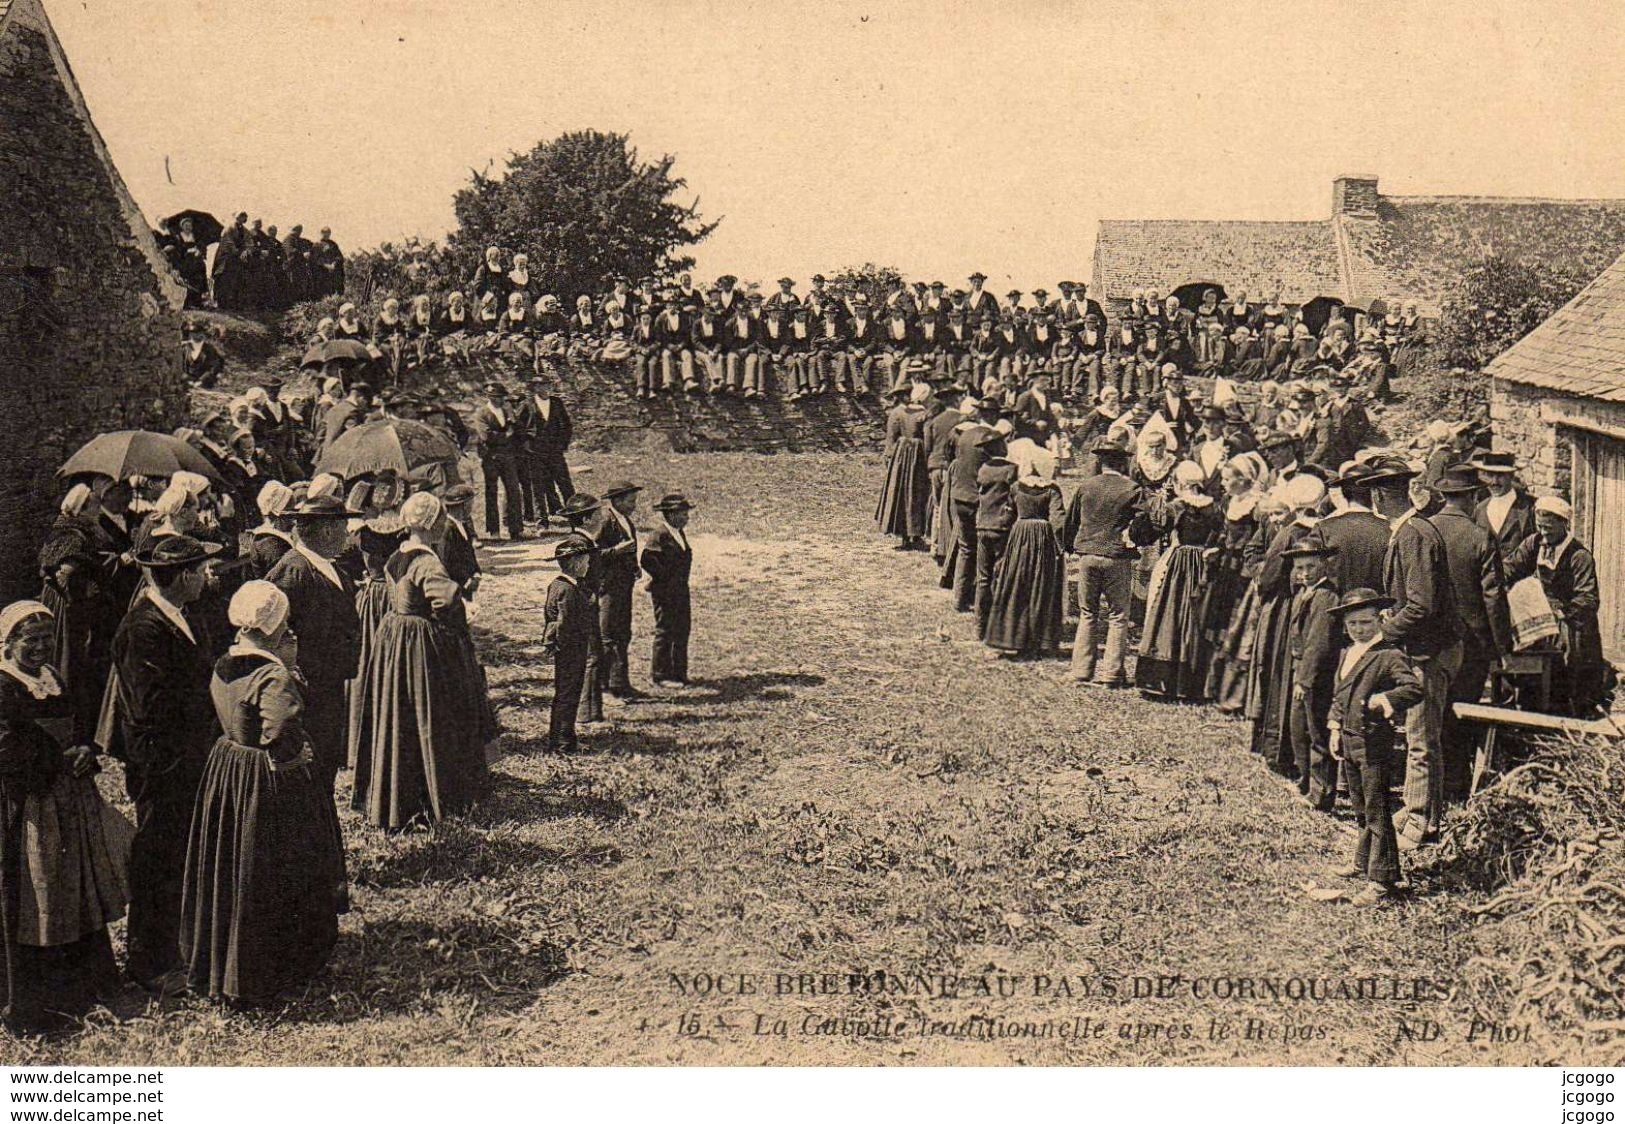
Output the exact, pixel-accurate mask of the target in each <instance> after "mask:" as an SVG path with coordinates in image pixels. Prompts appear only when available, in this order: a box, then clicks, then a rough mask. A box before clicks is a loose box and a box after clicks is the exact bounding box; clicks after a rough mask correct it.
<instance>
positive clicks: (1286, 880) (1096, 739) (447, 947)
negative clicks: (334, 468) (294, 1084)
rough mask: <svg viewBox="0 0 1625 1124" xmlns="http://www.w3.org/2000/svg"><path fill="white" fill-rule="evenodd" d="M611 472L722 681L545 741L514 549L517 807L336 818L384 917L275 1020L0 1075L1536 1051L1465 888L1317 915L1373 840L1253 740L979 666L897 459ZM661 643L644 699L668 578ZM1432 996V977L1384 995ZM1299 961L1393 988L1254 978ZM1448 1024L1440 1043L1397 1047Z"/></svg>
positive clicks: (128, 1009) (18, 1046) (36, 1048)
mask: <svg viewBox="0 0 1625 1124" xmlns="http://www.w3.org/2000/svg"><path fill="white" fill-rule="evenodd" d="M592 461H593V463H592V469H591V472H590V474H589V475H587V476H586V477H584V478H583V480H582V481H581V484H582V486H583V487H586V488H589V489H590V488H592V487H593V485H594V484H596V485H598V486H599V487H600V488H601V487H602V486H603V484H604V483H605V482H606V481H608V480H610V479H614V478H617V477H621V476H628V477H631V478H633V479H636V480H640V481H642V482H644V483H646V485H647V486H648V487H649V489H650V491H651V492H652V493H654V494H658V493H659V492H660V491H663V490H666V489H669V488H679V487H680V488H682V489H683V490H685V491H687V492H688V493H689V495H690V496H691V497H693V498H694V499H695V500H696V501H697V503H698V505H699V510H698V511H697V512H696V518H695V521H694V524H693V527H692V532H693V539H694V543H695V547H696V552H697V559H696V565H695V582H694V592H695V618H696V627H695V642H694V646H693V660H692V662H693V670H694V674H695V675H696V677H697V678H698V679H700V680H702V681H703V682H702V684H701V686H700V687H699V688H698V689H696V690H694V691H693V692H691V693H688V694H684V695H681V696H674V695H667V696H664V697H660V698H657V699H655V700H653V701H650V702H648V703H643V704H639V705H635V706H631V707H627V708H625V709H624V710H620V711H616V712H612V716H613V717H614V719H615V721H616V723H617V727H618V728H617V730H616V731H615V732H614V733H612V734H600V735H596V736H593V737H590V738H589V739H587V740H586V741H585V742H584V749H583V752H582V753H581V754H580V755H578V756H572V757H567V758H558V757H547V756H541V755H539V754H538V747H539V746H540V745H541V744H542V741H543V739H544V736H545V731H546V709H545V707H546V702H547V699H548V697H549V691H550V685H549V681H550V669H549V668H548V666H547V665H546V664H544V663H543V661H542V660H541V658H540V656H539V653H538V647H537V642H538V637H539V634H540V629H541V605H542V600H543V596H544V590H545V585H546V582H547V580H548V579H549V577H550V573H551V570H550V567H549V566H548V565H547V564H545V563H544V562H542V561H541V558H542V554H543V551H542V549H541V548H539V547H538V546H536V545H535V544H519V545H510V544H506V543H497V544H493V545H491V546H490V547H489V548H487V550H486V552H485V564H486V568H487V571H488V575H489V576H488V578H487V584H486V585H485V587H484V589H483V590H482V592H481V595H480V608H481V612H480V618H479V622H478V627H479V629H480V630H481V633H482V635H481V647H482V651H483V654H484V658H485V661H486V663H487V665H488V669H489V673H490V681H491V687H492V690H493V692H494V694H495V697H496V702H497V704H498V706H499V708H500V713H501V717H502V719H503V722H504V724H505V727H506V730H507V733H506V734H505V736H504V738H503V740H502V743H501V748H502V749H503V750H504V751H505V753H506V755H505V756H504V757H503V758H502V759H501V761H500V762H499V763H498V764H497V765H496V766H495V769H496V775H497V783H496V786H495V789H494V791H493V793H492V795H491V797H490V799H489V800H488V801H486V802H485V803H484V804H483V805H482V806H481V807H480V808H479V809H478V810H477V811H476V812H475V814H473V815H472V816H471V817H470V818H469V819H468V820H467V821H465V822H458V823H452V824H447V825H443V826H441V827H440V828H438V829H436V830H434V831H429V832H420V833H416V834H410V835H406V836H403V837H398V838H386V837H384V836H381V835H379V834H377V833H374V832H372V831H370V830H368V829H366V828H364V827H362V826H361V825H360V824H359V823H356V822H355V821H353V820H350V821H348V822H347V829H348V835H349V839H350V856H349V859H350V872H351V877H352V880H353V882H354V887H355V889H354V895H353V896H354V901H355V909H354V911H353V912H352V913H351V914H350V915H349V916H348V917H347V918H346V919H345V920H344V923H343V934H342V937H341V941H340V946H339V950H338V952H337V954H336V957H335V960H334V962H333V964H332V966H331V968H330V969H329V971H328V972H327V973H325V974H324V975H323V976H322V977H321V978H320V979H319V980H318V981H316V983H315V984H313V985H312V986H311V988H310V989H309V990H308V992H307V993H306V994H304V995H301V996H295V997H290V1001H289V1002H288V1004H287V1006H286V1007H285V1008H284V1009H282V1010H281V1011H278V1012H275V1013H260V1014H256V1015H253V1016H241V1015H227V1014H224V1013H221V1012H219V1011H217V1010H215V1009H213V1008H212V1007H210V1006H208V1005H206V1004H203V1003H199V1002H196V1001H191V1000H181V1001H176V1002H174V1003H172V1004H170V1005H168V1006H165V1007H161V1008H160V1007H155V1006H153V1007H148V1006H144V1005H143V1004H142V1002H141V1001H140V1000H138V999H136V998H134V997H129V998H127V1000H126V1003H125V1005H123V1006H121V1007H120V1009H119V1010H118V1011H117V1013H116V1014H114V1013H109V1014H107V1015H106V1016H103V1017H99V1018H98V1019H96V1020H95V1021H94V1022H93V1024H92V1025H91V1026H90V1027H89V1028H88V1029H87V1030H85V1031H84V1032H83V1033H82V1034H80V1035H78V1036H76V1037H74V1038H72V1039H68V1040H64V1041H60V1042H54V1043H46V1044H40V1043H19V1042H16V1041H15V1040H6V1039H0V1059H3V1060H8V1061H9V1060H37V1061H43V1062H73V1063H121V1064H150V1063H192V1064H242V1063H265V1064H363V1063H365V1064H403V1063H416V1064H428V1063H440V1064H463V1063H467V1064H502V1063H576V1064H583V1063H684V1064H710V1063H750V1062H773V1063H798V1062H799V1063H858V1064H874V1063H878V1064H893V1063H939V1064H941V1063H956V1062H957V1063H986V1064H1003V1063H1012V1062H1018V1061H1019V1062H1024V1063H1032V1064H1055V1063H1068V1064H1077V1063H1112V1064H1140V1063H1168V1062H1201V1063H1241V1064H1255V1063H1258V1064H1262V1063H1271V1062H1292V1063H1317V1064H1327V1063H1378V1064H1442V1063H1455V1064H1462V1063H1466V1064H1473V1063H1490V1064H1495V1063H1501V1064H1504V1063H1515V1062H1517V1061H1520V1060H1521V1059H1522V1056H1523V1048H1521V1047H1520V1046H1518V1045H1516V1044H1513V1045H1506V1044H1493V1045H1492V1044H1490V1043H1489V1042H1488V1041H1487V1040H1485V1037H1484V1034H1483V1032H1482V1031H1481V1032H1480V1034H1479V1036H1478V1040H1476V1041H1468V1038H1467V1035H1468V1031H1469V1023H1468V1019H1467V1016H1466V1014H1465V1012H1464V1008H1463V1007H1462V1005H1461V1003H1460V1001H1459V1000H1458V999H1457V998H1456V997H1455V996H1454V994H1453V993H1454V986H1455V980H1456V975H1457V971H1458V969H1459V968H1460V966H1461V965H1462V964H1463V963H1464V962H1465V960H1466V959H1467V958H1468V957H1469V956H1471V955H1472V943H1471V934H1470V932H1468V929H1467V916H1466V913H1465V910H1464V907H1465V906H1466V905H1468V904H1471V903H1470V902H1468V901H1465V900H1464V899H1461V898H1457V897H1449V896H1445V895H1442V894H1429V893H1426V892H1421V893H1418V894H1417V895H1416V896H1414V897H1412V898H1410V899H1408V900H1407V901H1405V902H1404V903H1402V904H1399V905H1396V906H1394V907H1391V908H1385V909H1380V910H1376V911H1366V912H1356V911H1354V910H1353V909H1351V908H1350V907H1348V906H1347V905H1340V904H1320V903H1316V902H1314V901H1312V900H1310V898H1309V897H1308V896H1306V895H1305V894H1304V893H1303V892H1302V890H1301V888H1300V887H1301V885H1302V884H1303V883H1305V882H1306V881H1308V880H1311V879H1315V878H1317V877H1323V875H1322V872H1323V870H1324V868H1325V867H1326V866H1327V865H1328V864H1329V863H1330V861H1331V860H1333V859H1335V858H1340V857H1341V856H1342V855H1343V853H1344V851H1345V850H1346V848H1347V847H1348V846H1349V843H1350V840H1351V835H1350V834H1349V828H1348V826H1347V825H1346V824H1341V823H1338V822H1336V821H1333V820H1330V819H1328V818H1326V817H1322V816H1318V815H1316V814H1314V813H1312V812H1311V811H1309V810H1308V808H1307V807H1306V806H1305V805H1303V804H1302V803H1300V802H1299V800H1298V798H1297V795H1296V791H1295V790H1293V789H1291V788H1289V787H1288V786H1286V785H1285V784H1284V783H1283V782H1281V781H1279V780H1278V779H1275V778H1273V777H1272V776H1271V774H1269V773H1268V771H1267V770H1265V769H1264V768H1263V767H1262V765H1261V764H1260V763H1259V762H1258V761H1257V760H1256V759H1254V758H1253V757H1252V756H1251V755H1250V754H1249V753H1248V751H1247V737H1246V727H1245V725H1244V724H1241V723H1238V722H1235V721H1231V720H1228V719H1226V718H1224V717H1222V716H1220V715H1219V714H1218V713H1217V712H1216V711H1214V710H1212V709H1210V708H1196V707H1178V706H1164V705H1159V704H1155V703H1152V702H1148V701H1145V700H1142V699H1140V698H1139V697H1137V696H1135V695H1134V694H1133V693H1132V692H1110V693H1104V692H1090V691H1088V690H1086V689H1082V688H1078V687H1075V686H1073V685H1071V684H1069V683H1067V682H1066V681H1065V679H1064V676H1063V672H1064V670H1065V665H1064V664H1063V663H1061V662H1059V661H1052V662H1038V663H1013V662H1006V661H1002V660H991V659H988V658H986V656H985V654H984V652H983V650H982V648H981V647H980V646H979V645H978V644H976V643H975V642H974V641H973V640H972V639H971V635H970V626H969V624H968V622H967V620H966V619H965V618H962V617H959V616H956V614H954V613H953V612H952V610H951V606H950V604H949V601H948V596H947V594H945V593H943V592H942V591H940V590H938V589H937V588H936V583H935V571H934V569H933V568H932V566H931V564H930V561H929V559H928V558H926V557H925V556H923V555H918V554H898V553H895V552H893V551H892V550H891V549H890V544H889V542H887V541H885V540H881V539H880V538H878V536H876V535H875V534H874V533H873V529H872V525H871V523H870V520H869V515H870V513H871V512H872V510H873V502H874V495H875V491H876V488H877V486H878V482H879V478H880V465H879V458H878V457H876V456H872V455H870V456H845V455H831V456H800V457H761V456H756V455H750V454H742V455H728V454H717V455H706V456H688V457H679V456H675V455H660V454H648V455H642V456H638V457H635V458H633V457H612V456H598V457H595V458H592ZM645 519H647V516H645ZM636 627H637V632H638V640H637V642H636V644H635V650H634V651H635V654H634V658H635V664H636V666H635V679H642V677H643V676H644V675H646V670H647V654H648V629H649V614H648V604H647V600H646V599H645V598H642V597H641V595H640V601H639V604H638V607H637V626H636ZM643 682H644V683H645V684H646V680H643ZM877 974H880V975H879V976H878V977H877ZM853 975H857V976H860V977H864V978H866V979H867V980H869V981H870V986H869V987H868V988H860V989H857V993H856V994H854V993H853V990H854V989H853V988H852V985H851V983H850V981H849V977H851V976H853ZM781 976H782V977H784V979H783V980H782V981H781V980H780V977H781ZM741 977H743V978H744V983H743V988H744V989H745V990H753V992H754V993H752V994H743V995H741V994H735V992H737V991H739V990H741V984H740V979H741ZM944 977H946V978H947V979H948V980H949V981H950V982H949V983H946V984H945V983H943V982H942V979H943V978H944ZM877 978H878V979H879V980H881V981H882V983H881V984H880V986H875V985H874V981H875V980H876V979H877ZM1418 979H1420V980H1425V981H1428V983H1427V984H1426V985H1424V991H1427V992H1430V993H1431V992H1433V991H1438V992H1441V993H1443V994H1442V995H1441V996H1440V997H1437V998H1435V997H1432V996H1431V995H1430V997H1429V998H1425V999H1423V1000H1420V1001H1418V1000H1415V999H1412V998H1407V996H1408V995H1409V994H1410V990H1409V989H1411V988H1414V987H1415V986H1416V985H1414V984H1412V983H1406V984H1404V985H1402V986H1401V985H1395V984H1394V983H1392V982H1391V981H1395V980H1403V981H1414V980H1418ZM1277 980H1298V981H1309V980H1313V981H1316V987H1317V988H1319V987H1323V986H1326V983H1325V982H1328V981H1329V983H1330V985H1332V986H1334V987H1335V986H1337V985H1340V984H1341V985H1343V986H1345V987H1348V988H1357V987H1359V986H1365V987H1371V988H1376V989H1378V994H1377V996H1376V997H1375V998H1373V997H1371V996H1370V995H1367V996H1366V997H1364V998H1339V997H1335V996H1334V997H1322V998H1319V999H1290V998H1266V997H1257V996H1256V995H1255V997H1252V998H1248V997H1246V996H1247V992H1248V989H1249V988H1251V989H1252V990H1253V991H1254V992H1255V993H1262V992H1265V991H1267V990H1268V988H1269V987H1270V986H1271V984H1270V983H1269V982H1268V981H1277ZM1365 980H1371V981H1378V982H1376V983H1371V984H1365V985H1360V984H1359V981H1365ZM953 981H957V982H953ZM781 982H782V983H786V984H788V985H789V992H790V993H788V994H781V993H780V992H781V990H782V989H781V988H780V987H779V986H777V985H779V984H780V983H781ZM1294 986H1298V985H1294ZM1396 987H1398V988H1399V995H1398V996H1397V997H1396V996H1395V995H1394V989H1395V988H1396ZM696 988H699V989H702V990H703V989H710V990H709V993H708V994H705V995H698V994H695V989H696ZM945 990H948V991H954V990H957V994H950V995H944V994H943V992H944V991H945ZM1006 992H1008V994H1006ZM1137 992H1148V993H1149V994H1143V995H1142V994H1137ZM843 1019H847V1020H852V1021H849V1022H845V1023H843V1022H842V1021H841V1020H843ZM1429 1019H1431V1020H1434V1021H1435V1022H1437V1023H1438V1024H1439V1026H1440V1027H1441V1028H1442V1033H1441V1034H1440V1035H1439V1036H1437V1037H1436V1038H1434V1039H1433V1040H1430V1041H1425V1040H1423V1037H1422V1033H1418V1034H1417V1036H1416V1037H1410V1038H1407V1037H1406V1036H1405V1033H1404V1030H1405V1027H1406V1026H1409V1027H1411V1028H1412V1029H1414V1030H1418V1031H1420V1027H1421V1025H1422V1023H1421V1020H1429ZM978 1020H985V1021H978ZM999 1020H1002V1021H999ZM860 1024H861V1025H860ZM899 1025H901V1026H902V1027H903V1028H904V1033H902V1034H898V1033H895V1032H896V1030H897V1028H898V1026H899ZM922 1029H923V1030H924V1031H925V1033H923V1034H922V1033H921V1031H922ZM781 1030H782V1034H781V1033H779V1031H781ZM864 1030H867V1031H868V1033H867V1034H865V1033H862V1031H864ZM1533 1030H1534V1032H1535V1033H1537V1034H1538V1033H1539V1028H1538V1027H1536V1028H1533ZM1063 1035H1064V1036H1063ZM1573 1060H1574V1061H1576V1062H1578V1061H1580V1060H1581V1059H1573Z"/></svg>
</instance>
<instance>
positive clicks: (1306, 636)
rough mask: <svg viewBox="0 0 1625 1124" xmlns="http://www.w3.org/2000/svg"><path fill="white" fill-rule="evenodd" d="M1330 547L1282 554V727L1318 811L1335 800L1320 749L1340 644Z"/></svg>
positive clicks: (1328, 761)
mask: <svg viewBox="0 0 1625 1124" xmlns="http://www.w3.org/2000/svg"><path fill="white" fill-rule="evenodd" d="M1336 553H1337V548H1336V547H1330V546H1319V545H1316V544H1314V543H1309V542H1306V543H1303V544H1301V545H1299V546H1295V547H1293V548H1291V549H1290V550H1287V551H1285V552H1283V554H1282V557H1283V558H1288V559H1290V560H1291V565H1292V586H1293V588H1294V589H1296V590H1297V593H1295V594H1294V595H1293V598H1292V609H1291V616H1290V618H1289V620H1290V625H1289V631H1288V634H1287V650H1288V651H1289V652H1290V653H1291V657H1292V703H1291V710H1290V711H1289V722H1288V729H1289V730H1290V733H1291V738H1292V757H1293V760H1294V761H1295V763H1296V764H1297V766H1298V791H1299V792H1301V793H1303V794H1304V796H1306V797H1307V798H1308V799H1309V803H1311V804H1313V805H1314V806H1315V807H1316V808H1317V809H1319V810H1320V811H1322V812H1329V811H1331V810H1332V806H1333V804H1334V803H1335V802H1336V800H1337V762H1336V761H1334V760H1332V757H1331V754H1330V753H1328V752H1327V747H1326V711H1327V710H1328V708H1330V706H1331V703H1332V678H1333V676H1334V675H1335V674H1336V672H1337V655H1338V652H1339V651H1340V650H1341V648H1342V644H1341V641H1340V637H1339V635H1338V632H1339V630H1338V627H1337V622H1336V620H1334V619H1333V617H1332V611H1333V610H1334V609H1336V608H1337V588H1336V587H1335V586H1334V585H1333V584H1332V581H1331V579H1330V578H1329V577H1328V576H1327V573H1326V570H1327V565H1328V563H1327V560H1328V559H1329V558H1331V557H1332V556H1333V555H1335V554H1336Z"/></svg>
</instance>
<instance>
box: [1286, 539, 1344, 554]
mask: <svg viewBox="0 0 1625 1124" xmlns="http://www.w3.org/2000/svg"><path fill="white" fill-rule="evenodd" d="M1336 553H1337V548H1336V547H1335V546H1317V545H1316V544H1315V543H1311V542H1304V543H1299V544H1298V545H1297V546H1294V547H1292V548H1291V549H1289V550H1283V551H1282V552H1281V557H1282V558H1330V557H1331V556H1332V555H1334V554H1336Z"/></svg>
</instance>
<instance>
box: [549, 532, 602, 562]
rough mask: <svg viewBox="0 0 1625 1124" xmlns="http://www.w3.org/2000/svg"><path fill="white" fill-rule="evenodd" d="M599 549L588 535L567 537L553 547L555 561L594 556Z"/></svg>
mask: <svg viewBox="0 0 1625 1124" xmlns="http://www.w3.org/2000/svg"><path fill="white" fill-rule="evenodd" d="M597 549H598V544H597V543H595V542H593V541H592V540H591V539H589V538H588V537H587V536H586V535H576V534H570V535H565V536H564V537H563V538H562V539H560V540H559V541H558V542H557V543H556V544H555V545H554V547H553V561H555V562H557V561H558V560H559V559H561V558H574V557H576V556H577V555H579V554H592V553H594V552H595V551H596V550H597Z"/></svg>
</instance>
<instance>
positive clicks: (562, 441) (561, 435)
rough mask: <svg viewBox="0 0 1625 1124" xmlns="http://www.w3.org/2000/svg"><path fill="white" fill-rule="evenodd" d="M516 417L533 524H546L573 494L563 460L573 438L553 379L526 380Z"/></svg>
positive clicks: (535, 377) (572, 431)
mask: <svg viewBox="0 0 1625 1124" xmlns="http://www.w3.org/2000/svg"><path fill="white" fill-rule="evenodd" d="M518 416H519V432H520V434H521V437H522V450H523V456H524V461H525V462H528V464H526V465H525V467H526V468H527V469H528V477H529V481H530V490H531V496H532V499H533V502H534V512H535V516H536V520H537V522H539V523H546V522H547V520H548V517H549V516H551V515H552V514H553V513H554V512H556V511H558V509H559V508H561V507H563V506H564V504H565V501H567V500H568V499H569V498H570V497H571V496H573V495H575V494H576V490H575V485H574V484H572V483H571V482H570V466H569V464H568V463H567V462H566V461H565V457H564V455H565V453H566V452H568V451H569V449H570V442H571V440H572V439H573V438H574V436H575V431H574V430H573V429H572V428H571V425H570V411H569V410H568V409H566V408H565V405H564V400H563V399H562V398H560V397H559V396H558V395H557V394H554V393H553V379H552V378H551V377H549V376H548V375H544V374H540V373H538V374H537V375H535V376H534V377H533V378H532V379H531V380H530V397H528V398H527V399H525V401H524V404H523V405H521V406H520V407H519V410H518Z"/></svg>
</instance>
